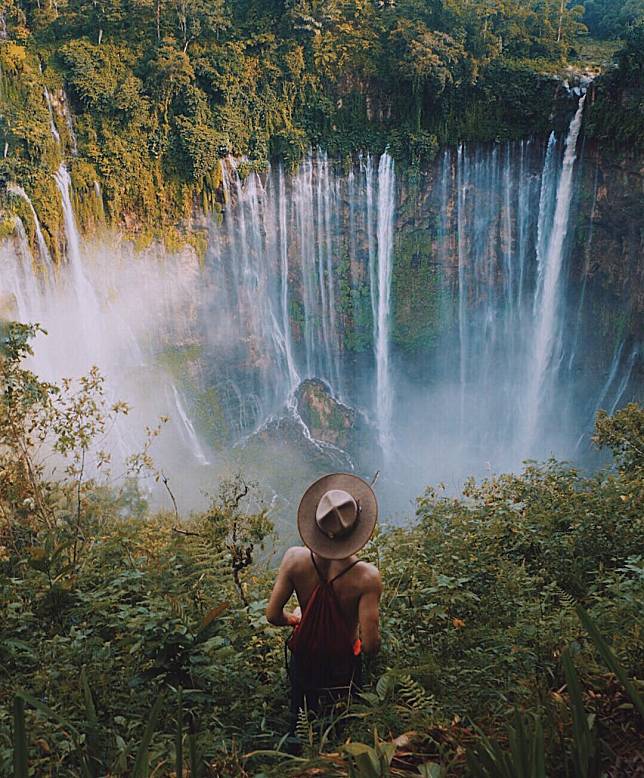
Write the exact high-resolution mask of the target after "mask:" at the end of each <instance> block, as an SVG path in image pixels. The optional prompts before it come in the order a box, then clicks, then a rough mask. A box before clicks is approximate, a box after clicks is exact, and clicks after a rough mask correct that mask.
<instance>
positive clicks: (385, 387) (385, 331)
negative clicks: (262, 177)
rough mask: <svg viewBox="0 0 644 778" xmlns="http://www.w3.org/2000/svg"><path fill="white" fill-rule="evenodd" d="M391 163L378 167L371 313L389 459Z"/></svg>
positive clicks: (379, 412)
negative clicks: (376, 237)
mask: <svg viewBox="0 0 644 778" xmlns="http://www.w3.org/2000/svg"><path fill="white" fill-rule="evenodd" d="M394 183H395V182H394V161H393V159H392V158H391V157H390V156H389V154H387V152H385V153H384V154H383V155H382V156H381V157H380V164H379V165H378V228H377V236H378V255H377V256H378V269H377V273H376V272H372V273H370V276H371V277H372V278H375V277H376V275H377V278H378V283H377V291H376V294H375V299H376V300H377V302H376V305H375V311H374V314H375V315H374V351H375V357H376V417H377V420H378V433H379V438H380V447H381V449H382V451H383V455H384V456H385V458H387V457H388V456H389V453H390V448H391V444H392V440H391V414H392V410H393V389H392V383H391V376H390V372H389V329H390V322H391V275H392V262H393V257H392V252H393V227H394V203H395V200H394Z"/></svg>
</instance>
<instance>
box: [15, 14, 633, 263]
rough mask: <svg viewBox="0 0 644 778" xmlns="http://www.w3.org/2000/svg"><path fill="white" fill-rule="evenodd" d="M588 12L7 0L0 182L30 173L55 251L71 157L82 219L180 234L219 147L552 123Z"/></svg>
mask: <svg viewBox="0 0 644 778" xmlns="http://www.w3.org/2000/svg"><path fill="white" fill-rule="evenodd" d="M582 12H583V7H582V6H576V5H575V6H571V5H570V4H567V3H561V4H558V3H551V2H545V1H543V0H533V2H530V3H527V4H526V3H524V2H520V0H504V2H502V3H495V4H489V3H488V2H486V1H485V0H473V1H472V2H468V3H462V2H457V0H431V2H420V1H419V0H398V2H396V3H394V2H389V1H388V0H387V1H385V2H376V0H324V2H321V1H320V0H293V1H292V2H291V1H289V2H283V1H280V0H244V2H234V3H233V2H230V1H229V0H228V1H227V0H216V1H215V0H213V1H212V2H210V1H209V2H205V1H204V0H102V2H100V3H97V2H89V0H62V1H61V0H58V1H57V2H54V1H53V0H44V1H43V0H38V1H36V0H3V2H2V4H0V93H1V94H2V101H3V111H2V115H1V116H0V146H1V147H4V145H5V144H6V148H7V153H6V155H4V156H3V157H2V159H0V183H6V182H9V181H18V182H19V183H20V184H21V185H23V186H24V187H25V189H26V190H27V192H28V193H29V194H30V196H31V197H32V199H33V200H34V203H35V205H36V210H37V211H38V213H39V215H40V216H41V220H42V222H43V225H44V230H45V236H46V239H47V240H48V241H49V242H50V244H51V247H52V252H53V254H54V255H55V256H58V255H59V253H60V247H59V246H58V243H59V242H60V216H59V214H58V213H57V211H58V209H57V208H56V203H57V200H58V198H57V194H56V191H55V184H54V182H53V180H52V178H51V172H52V170H54V169H55V167H56V166H57V165H58V164H60V162H61V160H62V159H63V157H66V158H67V159H68V160H70V162H71V164H70V167H71V174H72V180H73V184H74V189H75V191H76V193H77V196H78V200H79V202H80V201H82V204H83V207H82V208H79V209H77V213H78V215H79V219H80V222H81V226H82V227H83V228H84V229H86V230H91V229H95V228H96V226H97V225H98V224H99V223H101V221H102V220H103V219H104V218H105V217H106V218H107V219H108V220H110V221H114V222H116V223H118V224H119V225H120V226H122V227H125V228H126V229H127V230H128V231H129V232H130V233H134V234H140V235H141V239H142V240H143V242H144V243H145V242H146V241H149V240H151V239H153V238H158V239H162V240H166V239H167V238H168V235H169V233H172V230H175V232H176V229H177V228H178V229H179V231H180V232H179V234H178V235H177V234H175V235H174V236H173V235H170V240H174V241H176V240H179V241H180V240H182V239H183V238H182V235H183V234H185V233H186V232H189V230H190V226H191V218H192V215H193V213H194V209H195V206H202V207H205V208H207V209H209V210H212V209H215V208H217V207H218V206H219V203H220V201H221V190H220V185H221V170H220V164H219V159H220V158H221V157H223V156H225V155H226V154H228V153H233V154H235V155H244V154H245V155H247V156H248V158H249V164H250V165H251V166H259V167H261V166H262V165H263V164H264V162H265V161H266V159H268V158H269V157H271V156H280V157H282V158H283V159H284V160H285V161H286V163H287V164H288V165H293V164H295V163H296V162H297V161H298V160H299V159H300V157H301V155H302V153H303V152H304V151H305V150H306V148H307V147H309V146H310V145H311V144H313V145H316V144H322V145H324V146H325V147H326V148H327V149H328V150H329V152H330V153H332V154H333V155H334V156H337V157H339V158H342V159H346V158H347V156H348V155H350V154H351V153H352V152H353V151H355V150H356V149H364V148H372V149H374V150H376V151H378V150H381V149H382V148H384V146H385V145H386V144H389V145H390V147H391V149H392V151H393V152H394V153H395V154H396V156H397V157H399V159H401V160H406V161H408V162H412V163H416V162H420V161H422V160H423V159H430V158H431V157H432V155H433V154H434V153H435V151H436V148H437V146H438V144H439V143H445V142H454V141H455V140H457V139H480V140H489V139H495V138H508V137H518V136H524V135H526V134H528V133H535V132H540V131H544V130H545V129H546V127H547V124H548V117H549V115H550V111H551V102H552V97H553V94H554V92H555V90H556V86H557V81H556V80H555V79H554V78H553V75H554V74H556V73H557V72H560V71H561V70H562V68H563V66H564V65H565V62H566V59H567V57H568V56H569V55H570V54H572V53H574V51H575V49H576V47H577V45H578V42H579V41H580V40H582V37H581V36H583V35H584V31H585V27H584V25H583V24H582V23H581V21H580V19H581V14H582ZM627 16H628V19H629V20H630V19H631V16H632V14H631V15H628V14H627ZM629 23H630V22H629ZM625 24H626V22H625ZM622 26H623V25H622ZM620 29H621V28H620ZM63 88H64V90H65V91H63ZM45 89H47V94H48V95H49V102H50V106H48V104H47V101H46V99H45ZM70 109H71V111H70ZM50 111H51V112H50ZM72 117H73V118H72ZM52 123H53V126H54V128H55V131H56V133H57V135H58V137H59V140H56V138H55V137H54V134H53V133H52ZM95 181H96V182H98V183H99V184H100V186H101V191H102V201H101V198H98V197H96V196H95V195H94V182H95ZM14 200H15V198H12V199H11V202H12V206H17V204H16V203H14V202H13V201H14ZM27 221H28V220H27Z"/></svg>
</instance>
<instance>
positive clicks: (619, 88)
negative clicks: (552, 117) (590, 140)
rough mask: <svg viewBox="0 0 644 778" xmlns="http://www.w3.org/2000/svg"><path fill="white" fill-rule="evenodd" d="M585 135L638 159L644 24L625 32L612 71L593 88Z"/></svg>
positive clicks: (643, 122) (643, 138)
mask: <svg viewBox="0 0 644 778" xmlns="http://www.w3.org/2000/svg"><path fill="white" fill-rule="evenodd" d="M586 132H587V133H588V135H590V136H591V137H594V138H596V139H597V140H599V142H600V143H601V144H602V146H603V147H605V148H612V149H614V150H617V151H620V152H624V151H626V153H631V154H634V155H637V154H638V153H641V151H642V148H643V147H644V20H642V21H640V22H639V23H638V24H636V25H634V26H633V27H632V28H631V29H630V30H629V32H628V34H627V36H626V40H625V45H624V47H623V48H622V49H621V51H620V52H619V53H618V55H617V67H614V68H612V69H611V70H609V71H608V72H606V73H605V74H603V75H602V76H601V77H600V78H598V79H597V82H596V84H595V85H594V89H593V94H592V103H591V109H590V112H589V114H588V116H587V119H586Z"/></svg>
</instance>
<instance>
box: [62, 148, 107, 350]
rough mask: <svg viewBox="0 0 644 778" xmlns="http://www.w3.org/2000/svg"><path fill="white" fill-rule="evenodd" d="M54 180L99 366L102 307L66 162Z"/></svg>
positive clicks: (78, 292)
mask: <svg viewBox="0 0 644 778" xmlns="http://www.w3.org/2000/svg"><path fill="white" fill-rule="evenodd" d="M54 179H55V181H56V185H57V187H58V190H59V192H60V196H61V200H62V206H63V221H64V223H65V237H66V238H67V261H68V263H69V267H70V270H71V281H72V289H73V291H74V294H75V296H76V298H77V300H78V309H79V312H80V315H81V321H82V327H83V329H84V330H85V331H86V334H87V337H88V338H89V340H90V341H91V342H92V343H93V344H94V348H95V349H96V360H97V364H100V361H101V359H100V357H101V351H100V347H101V343H102V338H101V334H102V333H101V332H100V328H99V324H98V322H99V311H100V304H99V301H98V296H97V294H96V290H95V289H94V287H93V286H92V284H91V283H90V282H89V280H88V278H87V275H86V272H85V267H84V264H83V256H82V252H81V239H80V234H79V232H78V227H77V225H76V216H75V214H74V206H73V205H72V196H71V186H72V179H71V176H70V175H69V171H68V170H67V167H66V166H65V163H64V162H63V163H61V165H60V167H59V168H58V170H57V171H56V172H55V173H54Z"/></svg>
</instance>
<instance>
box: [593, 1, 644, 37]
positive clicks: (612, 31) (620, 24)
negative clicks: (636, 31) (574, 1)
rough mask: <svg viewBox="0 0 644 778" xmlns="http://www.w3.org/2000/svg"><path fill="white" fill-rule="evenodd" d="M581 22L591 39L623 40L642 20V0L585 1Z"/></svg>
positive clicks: (643, 18) (643, 4) (643, 5)
mask: <svg viewBox="0 0 644 778" xmlns="http://www.w3.org/2000/svg"><path fill="white" fill-rule="evenodd" d="M583 20H584V24H585V25H586V26H587V27H588V31H589V33H590V34H591V35H592V36H593V37H596V38H600V39H604V40H606V39H609V40H614V39H615V38H623V37H624V36H625V35H626V34H627V33H628V31H629V29H630V28H631V27H633V26H634V25H636V24H637V23H638V22H641V21H642V20H644V0H586V2H585V3H584V16H583Z"/></svg>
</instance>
